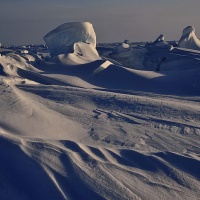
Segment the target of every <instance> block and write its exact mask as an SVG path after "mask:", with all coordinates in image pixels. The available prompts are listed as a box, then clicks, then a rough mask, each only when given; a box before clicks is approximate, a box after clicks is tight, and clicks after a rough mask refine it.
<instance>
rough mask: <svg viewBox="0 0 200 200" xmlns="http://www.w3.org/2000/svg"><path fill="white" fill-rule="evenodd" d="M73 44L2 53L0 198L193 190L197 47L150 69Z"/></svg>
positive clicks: (198, 130) (156, 197)
mask: <svg viewBox="0 0 200 200" xmlns="http://www.w3.org/2000/svg"><path fill="white" fill-rule="evenodd" d="M87 25H88V26H90V25H89V24H87ZM65 26H68V25H64V34H65V31H66V29H65ZM50 41H52V40H50ZM70 44H72V43H70ZM73 45H75V48H74V49H75V51H74V52H73V53H69V54H65V53H64V54H59V55H58V56H55V57H54V58H50V57H49V56H48V54H47V53H46V50H44V49H41V48H37V47H35V51H37V55H36V54H27V53H26V54H22V53H17V52H15V51H13V52H10V53H4V54H3V53H2V56H1V57H0V96H1V98H0V110H1V115H0V162H1V164H0V199H1V200H7V199H9V200H11V199H12V200H28V199H29V200H30V199H31V200H36V199H37V200H44V199H48V200H62V199H63V200H64V199H72V200H78V199H80V200H84V199H85V200H90V199H91V200H93V199H95V200H100V199H113V200H116V199H119V200H121V199H143V200H149V199H153V200H161V199H162V200H169V199H179V200H182V199H185V200H190V199H191V200H194V199H196V200H197V199H199V198H200V170H199V169H200V148H199V146H200V67H199V66H200V61H199V58H200V52H199V51H190V50H183V49H178V48H174V49H173V50H171V51H170V52H169V53H168V54H167V59H166V61H165V62H164V63H163V64H162V65H161V66H160V67H161V68H160V71H157V72H156V71H153V70H152V71H151V70H145V69H143V70H136V69H129V68H126V67H124V66H122V65H118V64H114V63H117V62H115V61H113V62H112V61H111V60H110V61H108V60H103V59H99V58H100V57H99V56H98V54H96V53H94V54H93V53H92V54H91V52H94V51H93V50H91V49H92V48H93V46H94V45H92V44H86V43H85V42H78V43H77V41H75V43H73ZM88 45H89V46H88ZM90 45H91V46H90ZM80 49H81V50H80ZM5 51H6V50H5ZM145 51H146V50H145ZM152 51H153V50H152ZM159 53H160V54H159ZM154 54H155V52H153V53H152V55H154ZM156 55H157V56H158V57H162V56H163V55H162V51H156Z"/></svg>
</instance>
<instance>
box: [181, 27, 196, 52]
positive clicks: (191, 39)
mask: <svg viewBox="0 0 200 200" xmlns="http://www.w3.org/2000/svg"><path fill="white" fill-rule="evenodd" d="M178 47H180V48H186V49H194V50H199V51H200V40H199V39H198V38H197V36H196V34H195V28H194V27H193V26H188V27H186V28H185V29H183V34H182V36H181V38H180V40H179V43H178Z"/></svg>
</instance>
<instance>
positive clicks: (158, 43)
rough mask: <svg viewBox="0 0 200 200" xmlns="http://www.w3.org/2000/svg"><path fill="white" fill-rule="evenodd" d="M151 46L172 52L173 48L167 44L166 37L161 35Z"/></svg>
mask: <svg viewBox="0 0 200 200" xmlns="http://www.w3.org/2000/svg"><path fill="white" fill-rule="evenodd" d="M150 46H155V47H158V48H163V49H167V50H171V49H172V48H173V47H172V45H169V44H168V43H167V42H165V36H164V35H163V34H161V35H160V36H159V37H158V38H157V39H156V40H155V41H154V42H153V43H152V44H151V45H150Z"/></svg>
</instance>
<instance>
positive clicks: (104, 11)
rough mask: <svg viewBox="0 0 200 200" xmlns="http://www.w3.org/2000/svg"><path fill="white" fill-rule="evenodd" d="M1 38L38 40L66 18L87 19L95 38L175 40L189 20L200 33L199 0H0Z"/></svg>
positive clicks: (9, 41) (25, 41) (6, 41)
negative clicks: (163, 38)
mask: <svg viewBox="0 0 200 200" xmlns="http://www.w3.org/2000/svg"><path fill="white" fill-rule="evenodd" d="M0 8H1V12H0V43H2V44H5V45H10V44H16V45H17V44H40V43H43V39H42V38H43V36H44V35H45V34H46V33H48V32H49V31H50V30H52V29H53V28H56V27H57V26H59V25H60V24H63V23H66V22H77V21H89V22H91V23H92V24H93V26H94V29H95V32H96V35H97V42H120V41H123V40H124V39H128V40H130V41H133V42H134V41H153V40H155V39H156V38H157V37H158V36H159V35H160V34H164V35H165V39H166V40H178V39H179V38H180V36H181V34H182V30H183V28H185V27H186V26H188V25H193V26H194V27H195V29H196V35H197V37H200V12H199V9H200V0H190V1H188V0H98V1H97V0H43V1H40V0H34V1H31V0H0Z"/></svg>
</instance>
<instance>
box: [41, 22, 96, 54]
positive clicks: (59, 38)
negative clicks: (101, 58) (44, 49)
mask: <svg viewBox="0 0 200 200" xmlns="http://www.w3.org/2000/svg"><path fill="white" fill-rule="evenodd" d="M44 41H45V42H46V45H47V46H48V49H49V51H50V54H51V56H52V57H53V56H57V55H60V54H68V53H73V52H74V49H73V47H74V44H75V43H76V42H84V43H87V44H90V45H92V46H93V47H94V48H96V34H95V32H94V29H93V26H92V24H91V23H89V22H71V23H65V24H62V25H60V26H58V27H57V28H55V29H54V30H52V31H51V32H49V33H48V34H47V35H46V36H44Z"/></svg>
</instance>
